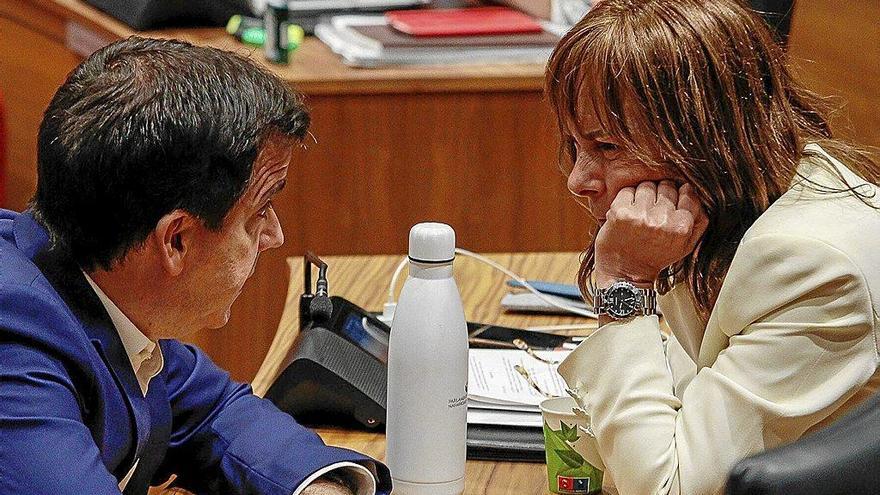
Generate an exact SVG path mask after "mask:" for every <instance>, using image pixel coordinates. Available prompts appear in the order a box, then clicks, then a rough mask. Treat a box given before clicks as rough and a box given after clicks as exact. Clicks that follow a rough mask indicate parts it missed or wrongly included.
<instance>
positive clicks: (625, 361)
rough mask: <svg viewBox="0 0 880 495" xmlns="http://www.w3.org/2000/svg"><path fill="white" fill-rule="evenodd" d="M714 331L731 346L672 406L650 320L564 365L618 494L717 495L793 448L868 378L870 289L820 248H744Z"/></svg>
mask: <svg viewBox="0 0 880 495" xmlns="http://www.w3.org/2000/svg"><path fill="white" fill-rule="evenodd" d="M712 320H713V321H712V322H711V323H710V325H711V324H717V325H719V326H720V327H721V329H722V330H723V332H724V334H726V336H728V337H729V341H728V343H727V346H726V347H725V348H724V349H723V350H722V351H721V352H720V353H719V354H718V356H717V358H716V359H715V361H714V363H711V366H706V367H702V368H700V369H699V370H698V371H697V373H696V375H695V376H694V378H693V380H691V382H690V383H689V384H688V386H687V388H686V389H685V390H684V393H683V394H682V397H681V399H680V400H679V399H678V398H677V397H676V395H675V394H674V393H673V387H674V386H675V383H674V378H673V376H672V373H671V372H670V370H669V366H668V361H667V357H666V354H665V352H664V347H663V344H662V341H661V337H660V333H659V326H658V320H657V318H656V317H655V316H650V317H638V318H635V319H633V320H630V321H628V322H616V323H611V324H608V325H605V326H603V327H602V328H601V329H599V330H598V331H597V332H596V333H594V334H593V336H591V337H590V338H589V339H587V340H585V341H584V342H583V343H582V344H581V345H580V346H579V347H578V348H577V349H576V350H575V351H574V352H573V353H572V354H571V355H570V356H569V357H568V358H567V359H566V360H565V361H564V362H563V363H562V364H561V365H560V367H559V371H560V373H561V374H562V376H563V377H564V378H565V380H566V382H567V383H568V384H569V386H570V387H571V388H572V389H574V390H576V391H577V393H578V394H579V395H580V396H581V397H582V398H583V399H584V401H585V403H586V405H587V410H588V411H587V412H588V413H590V415H591V420H592V425H593V430H594V431H595V433H596V437H597V441H598V449H599V453H600V455H601V456H602V458H603V461H604V463H605V465H606V466H607V469H608V470H609V472H610V473H611V475H612V477H613V479H614V482H615V483H616V485H617V488H618V489H619V491H620V493H621V494H654V493H661V494H679V493H681V494H698V493H699V494H703V493H719V492H721V490H722V489H723V485H724V482H725V480H726V478H727V473H728V471H729V470H730V468H731V467H732V466H733V464H734V463H735V462H736V461H737V460H739V459H741V458H743V457H745V456H747V455H749V454H752V453H755V452H758V451H761V450H764V449H767V448H770V447H773V446H777V445H780V444H783V443H788V442H791V441H793V440H795V439H797V438H799V437H800V436H801V435H803V434H804V432H806V431H807V430H808V429H809V428H810V427H812V426H814V425H816V424H817V423H819V422H820V421H823V420H825V419H827V418H829V417H830V416H831V415H832V414H833V413H835V411H836V410H837V409H838V407H839V406H840V405H841V404H842V403H844V402H845V401H846V400H847V399H849V398H850V397H852V396H853V395H854V394H855V393H856V392H857V391H858V390H859V389H860V388H861V387H862V386H863V385H864V384H865V383H866V382H867V381H868V380H869V379H870V378H871V376H872V375H873V374H874V372H875V371H876V369H877V365H878V353H877V342H876V335H875V330H876V329H875V328H874V325H875V320H874V310H873V307H872V303H871V298H870V294H869V293H868V287H867V283H866V281H865V279H864V277H863V275H862V273H861V272H860V270H859V269H858V267H857V266H855V265H854V263H853V262H852V261H851V260H850V259H849V258H848V257H847V256H846V254H845V253H843V252H841V251H840V250H838V249H836V248H835V247H833V246H830V245H828V244H826V243H825V242H823V241H821V240H817V239H811V238H805V237H798V236H790V235H777V234H765V235H762V236H757V237H754V238H752V239H750V240H747V241H745V242H744V243H743V244H741V246H740V249H739V250H738V251H737V254H736V256H735V258H734V260H733V262H732V263H731V268H730V270H729V272H728V274H727V278H726V279H725V282H724V285H723V287H722V290H721V294H720V295H719V298H718V301H717V302H716V305H715V309H714V312H713V316H712ZM673 344H674V345H677V344H676V343H673ZM679 350H680V349H679Z"/></svg>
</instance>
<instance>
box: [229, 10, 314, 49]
mask: <svg viewBox="0 0 880 495" xmlns="http://www.w3.org/2000/svg"><path fill="white" fill-rule="evenodd" d="M226 32H227V33H229V34H230V35H232V36H235V37H236V38H238V39H239V40H240V41H241V42H242V43H245V44H247V45H251V46H254V47H258V48H259V47H261V46H263V45H264V44H265V43H266V30H265V29H264V28H263V20H262V19H258V18H255V17H247V16H241V15H234V16H232V17H230V18H229V22H227V23H226ZM305 35H306V33H305V30H303V28H302V27H301V26H299V25H298V24H287V49H288V51H289V52H293V51H294V50H296V49H297V48H299V46H300V45H302V42H303V39H305Z"/></svg>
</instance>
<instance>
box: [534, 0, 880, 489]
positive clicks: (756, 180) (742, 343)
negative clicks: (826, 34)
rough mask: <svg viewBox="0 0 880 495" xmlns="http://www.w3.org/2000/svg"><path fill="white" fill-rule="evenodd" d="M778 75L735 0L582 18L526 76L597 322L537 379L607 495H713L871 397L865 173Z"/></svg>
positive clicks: (658, 2) (649, 2) (871, 281)
mask: <svg viewBox="0 0 880 495" xmlns="http://www.w3.org/2000/svg"><path fill="white" fill-rule="evenodd" d="M782 57H783V55H782V52H781V50H780V49H779V47H778V46H776V45H775V44H774V42H773V40H772V36H771V34H770V33H769V31H768V30H767V28H766V26H765V25H764V24H763V22H762V21H761V20H760V18H758V17H756V16H754V15H753V14H751V13H750V12H749V11H748V10H747V9H746V8H744V7H743V6H742V5H741V4H739V3H737V2H736V1H735V0H603V1H602V2H600V3H598V4H597V6H596V7H595V8H594V9H593V10H592V11H591V12H590V13H589V14H588V15H587V16H586V17H585V18H584V19H583V20H582V21H581V22H580V23H578V24H577V25H576V26H575V27H574V28H573V29H572V30H571V31H570V32H569V33H568V34H567V35H566V36H565V37H564V38H563V39H562V40H561V42H560V44H559V46H558V47H557V48H556V51H555V53H554V54H553V57H552V58H551V61H550V64H549V66H548V75H547V82H548V94H549V97H550V101H551V103H552V105H553V108H554V109H555V111H556V114H557V117H558V122H559V129H560V131H561V135H562V142H563V150H562V151H563V152H562V153H561V155H562V158H563V162H564V163H565V164H566V166H567V168H566V173H567V174H568V187H569V189H570V190H571V191H572V193H573V194H575V195H576V196H578V197H579V200H580V201H581V202H582V203H583V204H584V206H585V207H586V208H587V209H588V210H589V212H590V214H591V215H592V216H593V217H594V218H595V219H596V220H597V222H598V230H597V232H596V235H595V236H594V239H593V241H592V244H591V245H590V247H589V249H588V251H587V254H586V256H585V259H584V261H583V264H582V267H581V272H580V275H579V282H580V285H581V288H582V290H583V291H584V292H585V293H586V292H587V286H588V285H593V286H594V289H595V291H596V292H597V294H598V297H597V300H596V301H595V302H596V305H597V309H599V311H600V313H601V314H602V316H601V317H600V325H601V326H600V328H599V330H597V331H596V332H595V333H594V334H593V335H592V336H591V337H590V338H589V339H587V340H586V341H585V342H584V343H582V344H581V345H580V347H579V348H578V349H577V350H576V351H574V352H573V353H572V354H571V356H570V357H569V358H568V359H566V360H565V362H563V363H562V365H561V366H560V368H559V371H560V373H561V374H562V376H563V377H564V378H565V379H566V381H567V383H568V384H569V386H570V388H571V389H572V391H573V393H574V394H575V395H576V396H577V397H578V399H579V402H580V403H581V405H582V407H583V408H584V409H585V410H586V412H587V413H589V414H590V416H591V420H592V427H593V431H594V432H595V436H596V441H597V447H598V452H599V454H600V455H601V457H602V461H603V462H604V465H605V467H606V479H609V478H610V479H611V480H613V483H614V485H616V487H617V489H618V490H619V491H620V493H626V494H649V493H686V494H703V493H717V492H719V491H721V490H722V489H723V485H724V482H725V479H726V476H727V473H728V471H729V469H730V468H731V467H732V465H733V464H734V463H735V462H736V461H737V460H738V459H740V458H743V457H745V456H747V455H749V454H752V453H755V452H758V451H761V450H764V449H767V448H770V447H774V446H777V445H780V444H784V443H788V442H792V441H794V440H796V439H797V438H799V437H801V436H802V435H804V434H807V433H809V432H810V431H813V430H816V429H818V428H822V427H823V426H825V425H827V424H829V423H831V422H833V421H834V420H835V419H836V418H838V417H839V416H840V415H842V414H844V413H845V412H846V411H847V410H848V409H850V408H851V407H852V406H854V405H855V404H857V403H859V402H861V401H862V400H864V399H865V398H866V397H868V396H869V395H870V394H871V393H872V392H873V391H874V390H875V388H876V387H877V384H878V383H880V374H877V373H876V370H877V366H878V351H877V339H876V334H877V331H878V327H880V317H878V310H877V307H878V304H880V262H878V258H877V253H880V198H878V197H876V192H877V191H876V189H875V186H874V185H873V184H876V183H878V182H880V171H878V170H880V168H878V166H877V163H876V162H875V161H874V160H873V159H872V158H871V157H870V156H869V155H867V154H866V153H863V152H859V151H857V150H855V149H854V148H851V147H848V146H847V145H845V144H843V143H841V142H839V141H836V140H834V139H833V137H832V133H831V131H830V129H829V127H828V124H827V122H826V120H825V118H824V117H823V115H822V113H821V112H820V111H819V110H818V107H817V104H816V101H817V100H816V98H815V97H813V96H812V95H811V94H810V93H808V92H807V91H805V90H804V89H802V88H800V87H799V86H797V85H796V83H795V82H794V81H793V79H792V77H791V75H790V74H789V72H788V70H787V69H786V67H785V66H784V65H783V63H782ZM654 288H656V289H657V291H658V292H659V294H660V306H661V307H662V310H663V314H664V316H665V318H666V321H667V323H668V324H669V327H670V328H671V330H672V336H670V337H669V339H668V340H665V341H664V340H663V338H662V336H661V331H660V326H659V324H658V319H657V317H656V316H653V315H652V313H653V308H652V303H653V299H652V298H653V296H654V295H655V294H654Z"/></svg>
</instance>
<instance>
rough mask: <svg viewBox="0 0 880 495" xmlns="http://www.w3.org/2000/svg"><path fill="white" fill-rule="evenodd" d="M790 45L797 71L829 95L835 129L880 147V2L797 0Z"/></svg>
mask: <svg viewBox="0 0 880 495" xmlns="http://www.w3.org/2000/svg"><path fill="white" fill-rule="evenodd" d="M789 45H790V46H789V55H790V60H791V62H792V65H793V66H794V67H795V72H796V74H798V75H799V76H800V78H801V80H802V81H803V82H804V83H805V84H806V85H807V87H809V88H811V89H813V90H815V91H816V92H818V93H819V94H821V95H823V96H828V97H831V98H830V99H829V103H830V104H831V105H832V106H833V107H835V108H836V111H835V113H834V114H833V116H832V126H833V128H834V130H835V132H837V133H838V135H839V136H841V137H845V138H847V139H850V140H852V141H854V142H856V143H858V144H862V145H869V146H877V147H880V111H878V109H880V2H878V1H877V0H850V1H847V2H839V1H835V0H798V1H797V2H796V5H795V11H794V15H793V16H792V25H791V38H790V41H789Z"/></svg>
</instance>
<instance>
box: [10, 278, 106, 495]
mask: <svg viewBox="0 0 880 495" xmlns="http://www.w3.org/2000/svg"><path fill="white" fill-rule="evenodd" d="M44 299H45V298H44V297H43V296H41V295H40V294H38V293H37V291H35V290H34V289H32V288H14V289H12V288H9V287H0V494H2V495H7V494H8V495H12V494H21V493H27V494H29V495H56V494H59V493H89V494H100V495H119V493H120V492H119V488H118V485H117V481H116V478H114V477H113V475H112V474H111V473H110V472H109V471H108V470H107V468H106V466H105V465H104V462H103V460H102V458H101V454H100V452H99V451H98V447H97V445H96V444H95V441H94V439H93V438H92V435H91V432H90V431H89V429H88V428H87V427H86V425H85V424H84V422H83V417H82V413H81V409H80V403H79V401H78V400H77V394H76V390H75V388H74V385H73V382H72V380H71V377H70V374H69V369H70V367H69V366H67V365H65V361H64V360H63V359H62V358H61V357H60V356H61V353H57V352H54V350H53V348H52V343H51V342H46V341H40V340H39V339H37V338H36V336H33V337H31V335H32V332H34V331H35V329H36V330H39V329H42V328H47V327H49V326H53V325H58V324H59V322H61V323H64V321H65V320H66V319H67V318H68V317H67V316H66V315H64V314H62V313H61V312H59V310H58V309H57V308H55V307H53V306H51V305H50V304H47V303H45V302H44ZM72 325H73V322H71V321H68V322H67V323H66V326H63V325H62V326H63V327H65V328H66V327H70V326H72Z"/></svg>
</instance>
